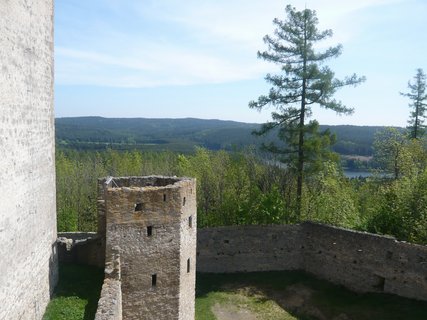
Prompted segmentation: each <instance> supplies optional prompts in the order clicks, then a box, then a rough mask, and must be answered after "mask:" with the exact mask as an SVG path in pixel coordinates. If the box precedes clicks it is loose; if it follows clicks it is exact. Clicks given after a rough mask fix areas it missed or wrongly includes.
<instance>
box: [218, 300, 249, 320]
mask: <svg viewBox="0 0 427 320" xmlns="http://www.w3.org/2000/svg"><path fill="white" fill-rule="evenodd" d="M212 312H213V313H214V315H215V317H216V318H217V320H257V316H256V315H255V314H254V313H252V312H251V311H249V310H244V309H241V308H238V307H236V306H233V305H228V304H226V305H222V304H218V303H217V304H215V305H214V306H213V307H212Z"/></svg>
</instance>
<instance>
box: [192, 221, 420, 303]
mask: <svg viewBox="0 0 427 320" xmlns="http://www.w3.org/2000/svg"><path fill="white" fill-rule="evenodd" d="M295 269H299V270H304V271H307V272H309V273H311V274H313V275H315V276H318V277H319V278H323V279H326V280H329V281H331V282H333V283H336V284H341V285H344V286H345V287H347V288H349V289H352V290H355V291H359V292H384V293H392V294H397V295H400V296H403V297H407V298H413V299H419V300H426V301H427V246H421V245H415V244H409V243H405V242H400V241H397V240H396V239H394V238H392V237H386V236H380V235H375V234H370V233H364V232H357V231H352V230H347V229H342V228H336V227H332V226H327V225H321V224H316V223H308V222H307V223H303V224H301V225H282V226H280V225H277V226H230V227H219V228H206V229H201V230H199V232H198V247H197V271H199V272H214V273H232V272H246V271H248V272H249V271H274V270H295Z"/></svg>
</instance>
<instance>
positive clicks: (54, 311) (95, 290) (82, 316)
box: [43, 264, 104, 320]
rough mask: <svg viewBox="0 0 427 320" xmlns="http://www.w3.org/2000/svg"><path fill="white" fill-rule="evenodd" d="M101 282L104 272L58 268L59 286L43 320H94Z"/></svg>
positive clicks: (93, 268) (76, 266) (81, 268)
mask: <svg viewBox="0 0 427 320" xmlns="http://www.w3.org/2000/svg"><path fill="white" fill-rule="evenodd" d="M103 280H104V271H103V269H100V268H95V267H89V266H81V265H65V264H64V265H60V266H59V283H58V286H57V288H56V290H55V294H54V297H53V298H52V300H51V301H50V303H49V305H48V307H47V309H46V312H45V315H44V317H43V320H93V319H94V318H95V313H96V308H97V306H98V300H99V296H100V294H101V287H102V283H103Z"/></svg>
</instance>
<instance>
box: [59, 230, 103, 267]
mask: <svg viewBox="0 0 427 320" xmlns="http://www.w3.org/2000/svg"><path fill="white" fill-rule="evenodd" d="M104 243H105V240H104V239H103V238H102V236H101V235H100V234H98V233H96V232H59V233H58V240H57V250H58V259H59V261H60V262H61V263H70V264H86V265H89V266H95V267H99V268H104V267H105V248H104V246H103V244H104Z"/></svg>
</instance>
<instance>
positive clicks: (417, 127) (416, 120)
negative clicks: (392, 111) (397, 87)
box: [400, 69, 427, 139]
mask: <svg viewBox="0 0 427 320" xmlns="http://www.w3.org/2000/svg"><path fill="white" fill-rule="evenodd" d="M414 80H415V81H414V83H411V82H410V81H409V82H408V88H409V89H410V92H409V93H402V92H401V93H400V94H401V95H402V96H405V97H408V98H409V99H410V100H411V103H409V107H410V108H412V111H411V113H410V118H409V121H408V124H409V127H408V128H409V129H410V133H411V137H412V138H413V139H418V138H419V137H420V136H421V135H423V134H424V131H425V126H424V120H425V117H426V114H425V113H426V109H427V92H426V86H427V84H426V75H425V73H424V71H423V69H417V74H416V75H415V76H414Z"/></svg>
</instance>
